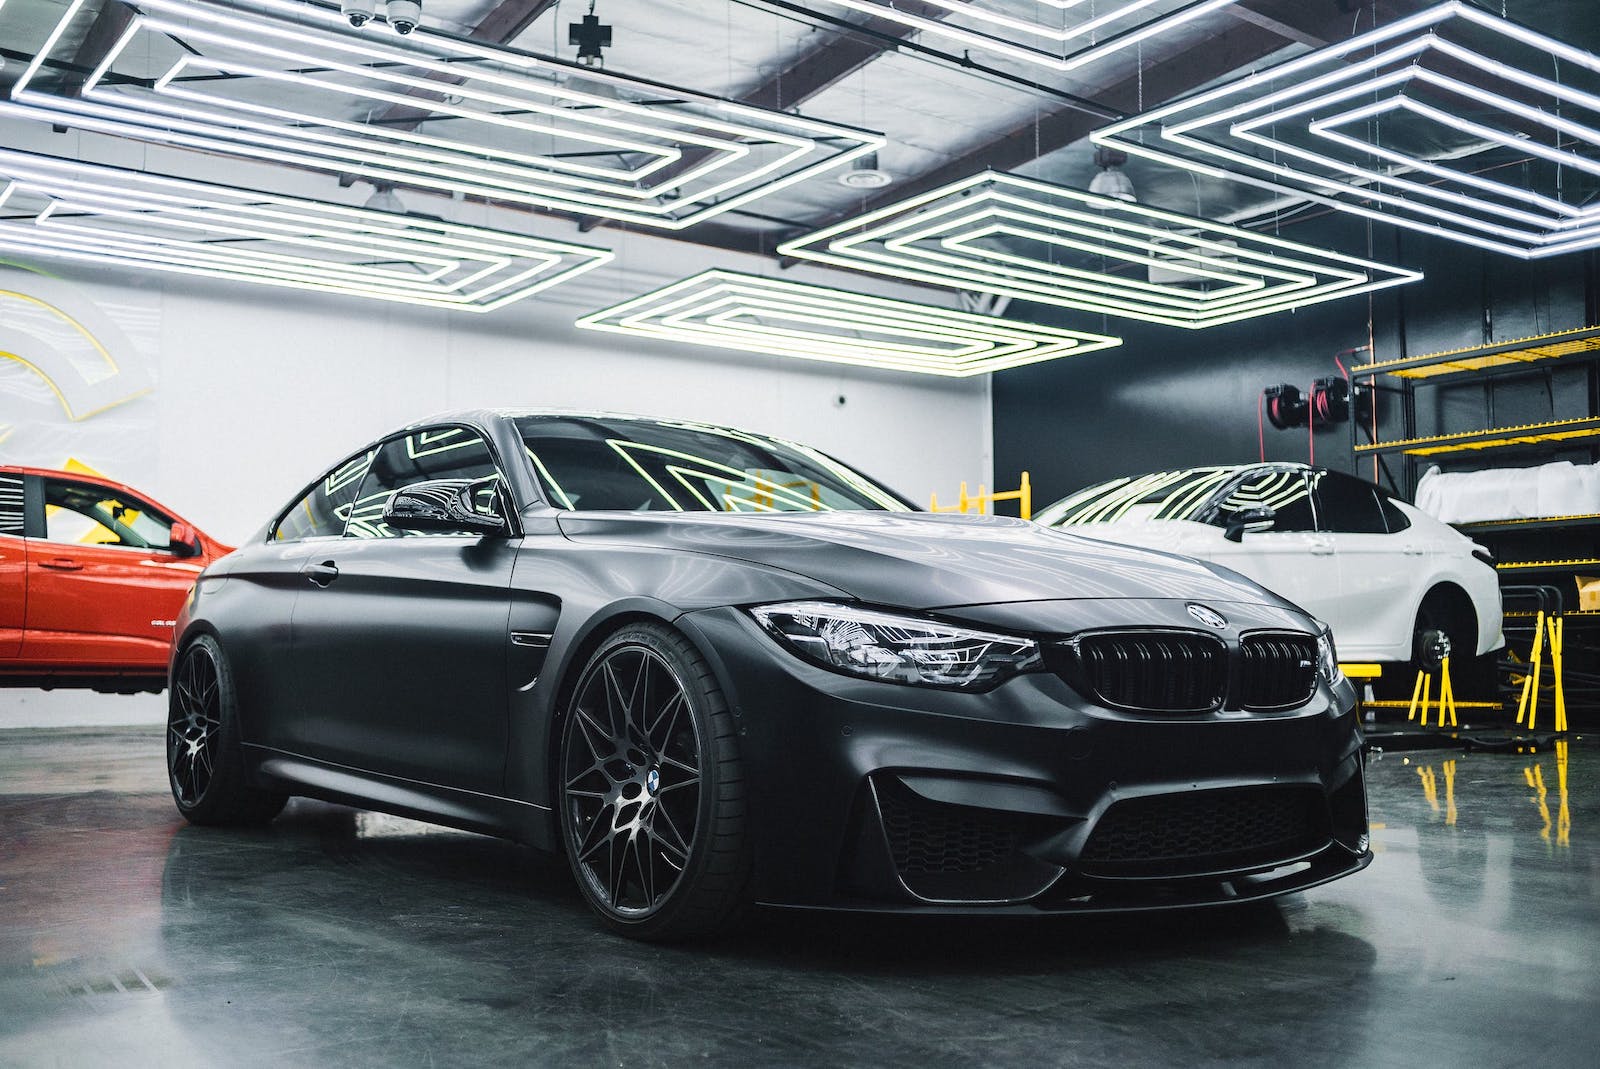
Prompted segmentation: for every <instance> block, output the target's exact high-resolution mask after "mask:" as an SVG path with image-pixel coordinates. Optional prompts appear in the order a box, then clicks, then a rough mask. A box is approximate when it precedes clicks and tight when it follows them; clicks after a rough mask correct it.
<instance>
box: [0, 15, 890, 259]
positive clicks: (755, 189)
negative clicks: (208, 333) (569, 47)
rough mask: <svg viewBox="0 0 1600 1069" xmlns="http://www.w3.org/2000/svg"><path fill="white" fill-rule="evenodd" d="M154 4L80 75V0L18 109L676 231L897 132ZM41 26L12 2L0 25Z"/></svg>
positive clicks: (484, 55) (510, 53)
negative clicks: (71, 73)
mask: <svg viewBox="0 0 1600 1069" xmlns="http://www.w3.org/2000/svg"><path fill="white" fill-rule="evenodd" d="M138 8H139V11H138V13H137V14H135V15H134V17H133V18H132V20H131V21H130V23H129V25H128V27H127V29H126V30H125V32H124V33H123V34H122V35H121V37H120V38H119V39H118V40H117V41H116V42H114V43H113V44H112V47H111V48H110V49H109V50H108V51H107V53H106V55H105V58H104V59H103V60H102V61H101V62H100V63H99V65H98V66H97V67H96V69H95V70H93V71H89V72H85V73H84V75H83V76H82V77H81V81H80V80H75V79H73V78H70V77H67V76H64V75H62V74H60V73H59V71H60V70H63V69H70V67H69V66H63V65H70V64H71V62H72V59H73V55H74V50H73V47H72V45H71V42H74V41H76V40H78V39H79V38H80V37H81V36H82V34H83V33H84V32H86V31H87V29H88V27H89V25H90V24H91V22H92V20H93V17H94V15H95V11H94V9H93V8H92V7H91V6H89V5H87V4H86V0H71V2H70V3H68V4H67V5H66V7H65V8H64V9H63V11H62V14H61V16H60V18H59V21H58V22H57V23H56V24H55V25H54V27H53V29H52V30H51V31H50V33H49V34H48V36H47V37H46V38H45V39H44V40H43V42H42V43H41V44H40V45H39V46H38V51H37V53H36V54H35V56H34V58H33V60H32V62H31V63H30V64H29V65H28V66H27V68H26V69H25V70H24V71H23V72H22V74H21V76H20V77H19V78H18V80H17V82H16V83H15V84H14V85H13V86H12V88H11V90H10V93H9V98H8V99H7V100H6V101H4V102H0V114H10V115H17V116H24V117H28V118H32V119H35V120H39V121H44V122H50V123H54V124H59V125H65V126H70V127H75V128H78V129H83V130H91V131H95V132H98V133H105V134H114V135H121V136H125V137H133V138H140V139H145V140H151V141H159V142H161V143H165V144H173V145H177V146H180V147H184V148H189V149H194V150H199V151H205V152H216V153H225V154H228V155H233V156H238V157H242V158H245V159H250V160H259V161H263V162H269V163H276V164H286V165H291V166H297V167H306V168H313V169H318V170H324V171H330V172H334V173H338V174H353V175H358V176H360V177H362V178H368V179H374V180H377V181H381V182H388V183H396V184H404V185H414V186H420V187H423V188H429V189H436V190H439V191H442V192H450V193H461V194H471V195H474V196H480V197H486V198H491V199H494V200H500V201H506V202H510V203H518V204H528V205H538V206H541V207H549V208H557V209H562V210H566V211H572V212H578V213H582V214H586V215H595V216H603V217H606V218H612V219H619V220H625V221H628V222H632V223H640V224H644V225H648V226H653V227H659V228H663V229H670V230H677V229H682V228H684V227H687V226H692V225H693V224H695V223H697V222H700V221H702V220H704V219H707V218H710V217H712V216H714V215H718V214H720V213H722V212H726V211H729V210H731V209H734V208H738V207H741V206H743V205H746V204H749V203H750V202H752V201H754V200H756V199H758V198H760V197H763V196H766V195H768V194H770V193H773V192H775V191H777V190H779V189H782V188H784V187H786V186H789V185H791V184H793V183H795V182H799V181H802V180H804V179H806V178H808V177H811V176H812V175H815V174H818V173H820V172H821V171H823V170H826V169H829V168H833V167H836V166H839V165H842V164H845V163H848V162H849V161H850V160H852V159H855V158H856V157H858V156H863V155H865V154H867V153H869V152H874V151H876V150H877V149H879V148H880V147H882V145H883V143H884V140H883V138H882V136H881V135H879V134H875V133H870V132H867V131H863V130H857V129H853V128H850V127H845V126H840V125H838V124H834V123H824V122H818V121H815V120H812V119H807V118H805V117H803V116H799V115H793V114H789V113H785V112H778V111H768V110H765V109H761V108H755V107H751V106H749V105H746V104H740V103H737V102H734V101H727V100H721V99H717V98H714V97H707V96H701V95H699V94H695V93H692V92H688V91H684V90H680V89H677V88H674V87H666V86H659V85H655V84H652V83H648V82H643V81H639V80H637V79H632V78H627V77H624V76H621V75H616V74H609V73H606V72H605V71H603V70H599V69H595V68H589V67H580V66H575V65H571V64H566V63H562V62H560V61H557V60H551V59H547V58H542V57H539V56H534V55H530V54H527V53H523V52H517V51H514V50H511V49H508V48H500V47H495V46H490V45H486V44H482V43H480V42H475V41H468V40H460V39H455V38H451V37H447V36H445V35H443V34H440V33H436V32H430V31H428V30H427V29H426V28H423V27H419V28H418V29H417V31H416V32H415V33H413V34H411V35H410V36H409V37H406V38H399V37H394V36H392V35H387V34H383V35H380V34H376V33H373V32H370V31H368V32H363V31H359V30H354V29H352V28H351V27H350V26H348V25H347V24H346V23H345V22H344V20H343V18H342V17H341V16H340V14H339V12H338V11H337V9H331V8H324V7H322V6H320V5H316V4H308V3H303V2H294V0H140V2H139V4H138ZM8 16H10V18H8ZM25 25H26V22H25V20H23V18H22V16H21V14H20V5H19V4H18V3H17V0H9V4H8V0H0V39H16V38H18V37H19V36H21V34H22V29H23V27H24V26H25ZM179 42H181V46H180V44H179ZM409 109H415V112H416V113H420V114H421V115H423V116H424V120H417V119H416V115H415V114H414V113H413V114H410V115H409V118H408V117H407V116H408V113H409ZM396 116H399V117H398V118H397V117H396ZM373 119H379V120H382V121H376V122H374V121H371V120H373Z"/></svg>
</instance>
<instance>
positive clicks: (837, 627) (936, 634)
mask: <svg viewBox="0 0 1600 1069" xmlns="http://www.w3.org/2000/svg"><path fill="white" fill-rule="evenodd" d="M750 614H751V615H752V616H754V617H755V618H756V621H757V622H758V623H759V624H761V626H762V627H764V628H765V629H766V630H767V633H768V634H770V635H772V636H773V637H774V638H776V639H777V640H778V641H779V642H780V643H781V644H782V645H783V646H785V647H786V648H788V649H789V650H791V651H792V652H794V653H796V654H798V655H799V656H801V657H803V658H804V659H806V660H808V661H811V662H813V663H814V664H819V665H821V666H822V667H824V668H831V669H833V670H835V671H838V672H847V673H849V674H850V675H855V676H862V677H864V678H867V679H879V680H883V681H885V682H889V683H908V684H912V685H916V686H926V687H951V688H957V689H961V690H982V689H985V688H987V687H990V686H993V685H994V684H996V683H999V682H1000V681H1002V680H1004V679H1009V678H1010V677H1011V676H1014V675H1016V674H1017V673H1019V672H1026V671H1029V670H1030V669H1033V668H1037V667H1038V666H1039V665H1040V663H1041V661H1040V656H1039V644H1038V643H1037V642H1034V641H1033V640H1032V639H1027V638H1021V637H1019V636H1016V635H998V634H993V633H991V632H988V631H975V630H972V629H970V628H965V627H957V626H954V625H951V624H943V623H937V622H935V621H933V620H923V619H919V618H917V617H914V616H901V615H899V614H897V613H889V612H883V611H881V610H877V609H866V608H859V607H857V606H854V605H848V604H843V603H839V602H831V601H793V602H786V603H784V604H779V605H760V606H757V607H756V608H754V609H751V610H750Z"/></svg>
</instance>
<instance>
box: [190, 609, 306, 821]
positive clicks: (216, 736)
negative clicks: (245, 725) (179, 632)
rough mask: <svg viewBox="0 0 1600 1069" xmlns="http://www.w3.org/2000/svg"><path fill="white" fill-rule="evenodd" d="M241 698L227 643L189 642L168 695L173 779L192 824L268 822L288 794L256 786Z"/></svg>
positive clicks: (203, 637) (206, 639)
mask: <svg viewBox="0 0 1600 1069" xmlns="http://www.w3.org/2000/svg"><path fill="white" fill-rule="evenodd" d="M238 710H239V703H238V699H237V697H236V695H235V693H234V689H233V675H232V673H231V672H230V671H229V670H228V661H227V658H226V656H224V654H223V652H222V647H221V646H219V645H218V644H217V640H216V639H214V638H212V637H211V636H210V635H201V636H200V637H199V638H197V639H195V640H194V641H193V642H191V643H189V645H188V646H187V647H185V649H184V651H183V654H182V656H181V657H179V659H178V667H177V671H176V672H174V673H173V676H172V688H171V690H170V691H169V692H168V695H167V779H168V782H169V784H170V785H171V787H172V798H173V801H175V802H176V803H177V804H178V812H180V813H182V814H183V816H184V819H185V820H187V821H189V822H190V823H191V824H265V823H267V822H268V821H270V820H271V819H272V818H273V817H275V816H277V815H278V813H279V812H281V811H282V810H283V806H284V803H285V802H287V801H288V795H285V794H279V793H277V792H274V791H263V790H260V789H259V788H256V787H252V786H251V785H250V783H249V781H248V777H247V775H246V772H245V767H244V756H243V754H242V753H241V752H240V749H239V712H238Z"/></svg>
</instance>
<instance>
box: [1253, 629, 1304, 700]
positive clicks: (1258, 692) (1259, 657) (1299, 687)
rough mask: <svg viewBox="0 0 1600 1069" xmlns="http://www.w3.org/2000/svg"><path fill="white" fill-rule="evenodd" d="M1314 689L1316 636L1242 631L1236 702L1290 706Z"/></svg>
mask: <svg viewBox="0 0 1600 1069" xmlns="http://www.w3.org/2000/svg"><path fill="white" fill-rule="evenodd" d="M1316 689H1317V640H1316V639H1314V638H1312V637H1311V636H1310V635H1297V634H1291V633H1284V634H1277V633H1273V634H1255V635H1246V636H1245V638H1244V641H1243V642H1241V643H1240V644H1239V686H1238V704H1239V706H1240V708H1243V709H1253V710H1258V711H1259V710H1266V709H1293V708H1294V707H1296V706H1299V705H1304V704H1305V703H1306V702H1308V701H1310V700H1311V695H1312V692H1314V691H1315V690H1316Z"/></svg>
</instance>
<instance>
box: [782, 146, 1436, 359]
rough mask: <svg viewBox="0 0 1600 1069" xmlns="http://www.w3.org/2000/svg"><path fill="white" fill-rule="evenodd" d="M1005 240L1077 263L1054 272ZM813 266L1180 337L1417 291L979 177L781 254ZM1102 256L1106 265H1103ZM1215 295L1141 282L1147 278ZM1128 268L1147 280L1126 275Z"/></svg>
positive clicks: (1248, 234) (1399, 277)
mask: <svg viewBox="0 0 1600 1069" xmlns="http://www.w3.org/2000/svg"><path fill="white" fill-rule="evenodd" d="M996 236H1005V237H1010V238H1018V239H1022V240H1023V241H1026V242H1034V243H1038V244H1041V245H1044V246H1046V247H1047V248H1049V249H1052V250H1054V249H1064V250H1067V251H1068V252H1070V253H1076V254H1079V255H1080V256H1081V259H1080V261H1079V262H1078V263H1076V264H1056V263H1052V262H1050V261H1049V260H1048V259H1045V258H1043V257H1041V256H1033V255H1028V254H1026V251H1025V250H1026V248H1027V247H1026V246H1021V247H1019V248H1009V249H1008V248H998V249H996V248H988V247H985V246H983V245H981V244H980V242H982V241H985V240H987V239H991V238H994V237H996ZM778 251H779V253H780V254H781V255H784V256H794V257H798V258H800V259H806V260H815V261H818V262H820V263H826V264H830V265H832V266H835V267H846V268H851V269H854V270H859V271H872V272H874V273H877V274H882V275H889V276H891V277H895V278H901V279H907V280H912V281H918V282H927V283H931V284H933V285H938V286H958V287H960V288H963V289H972V290H979V291H981V292H985V293H996V294H1001V295H1004V296H1009V297H1017V298H1020V299H1022V300H1029V301H1039V302H1042V303H1046V304H1055V305H1060V306H1063V307H1067V308H1079V309H1083V310H1085V311H1093V312H1102V313H1104V314H1107V315H1116V316H1125V317H1128V318H1132V319H1142V320H1146V321H1148V322H1152V323H1162V324H1166V325H1169V326H1179V327H1191V328H1198V327H1208V326H1214V325H1216V324H1219V323H1231V322H1234V321H1236V320H1240V319H1247V318H1250V317H1252V316H1258V315H1264V314H1266V313H1268V312H1275V311H1279V310H1282V309H1286V308H1296V307H1299V306H1301V305H1306V304H1313V303H1316V302H1319V301H1325V300H1332V299H1334V298H1336V297H1344V296H1349V295H1353V294H1357V293H1366V292H1369V291H1371V290H1376V289H1383V288H1385V287H1388V286H1395V285H1399V284H1401V283H1404V282H1411V281H1414V280H1416V279H1419V278H1421V277H1422V276H1421V275H1420V274H1419V273H1418V272H1415V271H1407V270H1404V269H1402V268H1397V267H1391V266H1388V265H1385V264H1380V263H1374V262H1372V261H1369V260H1362V259H1358V258H1355V257H1351V256H1345V255H1343V254H1340V253H1334V252H1330V251H1328V250H1325V249H1317V248H1314V247H1312V246H1309V245H1301V244H1299V243H1296V242H1291V241H1285V240H1284V239H1282V238H1278V237H1273V236H1270V235H1266V234H1258V233H1255V232H1254V231H1249V230H1241V229H1239V228H1237V227H1230V226H1225V225H1223V224H1220V223H1213V222H1210V221H1208V220H1204V219H1197V218H1194V217H1192V216H1187V215H1181V214H1178V213H1176V212H1168V211H1162V210H1160V209H1156V208H1150V207H1147V206H1145V205H1141V204H1132V203H1129V202H1127V201H1122V200H1116V199H1114V198H1109V197H1101V196H1097V195H1095V194H1093V193H1086V192H1083V191H1081V190H1076V189H1069V188H1067V187H1065V186H1058V185H1053V184H1051V183H1048V182H1040V181H1037V180H1035V179H1029V178H1021V177H1018V176H1017V175H1010V174H999V173H996V172H992V171H990V172H984V173H981V174H977V175H973V176H972V177H970V178H965V179H962V180H961V181H958V182H953V183H951V184H950V185H948V186H944V187H941V188H939V189H935V190H931V191H929V192H927V193H924V194H922V195H920V196H917V197H911V198H909V199H907V200H903V201H900V202H898V203H896V204H891V205H888V206H887V207H884V208H880V209H878V210H876V211H873V212H869V213H867V214H865V215H862V216H858V217H856V218H854V219H847V220H845V221H843V222H841V223H837V224H835V225H834V226H831V227H828V228H825V229H823V230H820V231H818V232H816V233H814V234H810V235H807V236H806V237H803V238H799V239H797V240H795V241H791V242H787V243H785V244H783V245H780V246H779V247H778ZM1101 258H1103V262H1102V260H1101ZM1153 267H1154V268H1161V269H1163V270H1167V271H1172V272H1177V273H1180V274H1182V275H1185V276H1187V279H1188V280H1190V281H1192V282H1194V283H1202V284H1206V285H1208V286H1210V287H1211V288H1208V289H1205V290H1196V289H1194V288H1192V287H1191V286H1187V285H1181V284H1174V285H1164V284H1161V283H1152V282H1149V281H1147V280H1146V278H1145V277H1143V276H1144V274H1145V273H1146V272H1147V271H1148V270H1149V269H1150V268H1153ZM1118 268H1122V269H1124V270H1126V269H1128V268H1132V269H1134V270H1136V271H1138V272H1140V277H1129V276H1128V275H1126V274H1121V273H1118Z"/></svg>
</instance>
